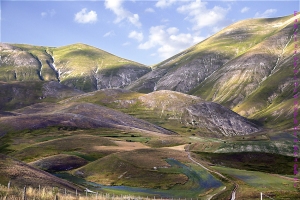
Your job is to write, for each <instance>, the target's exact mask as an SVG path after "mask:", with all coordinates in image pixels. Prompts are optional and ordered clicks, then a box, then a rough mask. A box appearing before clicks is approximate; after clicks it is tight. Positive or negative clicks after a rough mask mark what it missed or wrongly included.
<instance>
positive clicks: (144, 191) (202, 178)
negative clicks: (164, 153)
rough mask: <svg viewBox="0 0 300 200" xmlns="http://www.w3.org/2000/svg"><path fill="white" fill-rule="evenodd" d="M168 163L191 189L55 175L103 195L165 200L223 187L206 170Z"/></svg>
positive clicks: (188, 196) (196, 194) (195, 195)
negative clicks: (110, 182) (135, 184)
mask: <svg viewBox="0 0 300 200" xmlns="http://www.w3.org/2000/svg"><path fill="white" fill-rule="evenodd" d="M166 162H168V164H170V165H171V167H174V168H176V169H178V171H179V172H180V173H183V174H185V175H186V176H187V177H188V178H189V180H188V182H187V183H186V184H185V185H188V187H189V188H185V187H186V186H185V185H183V186H182V185H175V186H174V187H173V188H172V189H170V190H162V189H152V188H139V187H130V186H107V185H102V184H98V183H94V182H89V181H86V180H85V179H83V178H79V177H76V176H73V175H71V174H69V173H67V172H60V173H55V174H53V175H55V176H57V177H59V178H63V179H66V180H68V181H71V182H74V183H76V184H78V185H82V186H84V187H86V188H88V189H90V190H92V191H98V192H102V193H114V192H115V193H118V194H129V193H131V194H133V195H135V196H136V195H140V196H151V197H154V196H155V197H163V198H171V197H174V198H192V197H194V198H195V197H198V195H199V194H200V193H204V192H206V191H207V190H209V189H211V188H218V187H221V186H223V184H222V182H221V181H219V180H217V179H216V178H215V177H213V176H212V175H211V174H209V173H208V172H207V171H206V170H201V171H195V170H194V169H192V168H190V167H188V166H186V165H184V164H183V163H181V162H179V161H177V160H175V159H166Z"/></svg>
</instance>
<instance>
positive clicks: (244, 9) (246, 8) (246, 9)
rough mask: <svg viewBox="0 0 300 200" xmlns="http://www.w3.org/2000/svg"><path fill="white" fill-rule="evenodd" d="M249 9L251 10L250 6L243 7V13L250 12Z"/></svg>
mask: <svg viewBox="0 0 300 200" xmlns="http://www.w3.org/2000/svg"><path fill="white" fill-rule="evenodd" d="M249 10H250V8H248V7H244V8H242V10H241V13H245V12H248V11H249Z"/></svg>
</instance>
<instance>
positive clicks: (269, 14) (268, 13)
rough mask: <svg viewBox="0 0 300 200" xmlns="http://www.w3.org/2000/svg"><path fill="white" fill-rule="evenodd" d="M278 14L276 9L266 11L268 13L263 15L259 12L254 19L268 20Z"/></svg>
mask: <svg viewBox="0 0 300 200" xmlns="http://www.w3.org/2000/svg"><path fill="white" fill-rule="evenodd" d="M276 12H277V10H276V9H268V10H266V11H265V12H263V13H259V12H257V13H255V16H254V17H256V18H267V17H270V16H272V15H273V14H275V13H276Z"/></svg>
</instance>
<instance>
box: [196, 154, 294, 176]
mask: <svg viewBox="0 0 300 200" xmlns="http://www.w3.org/2000/svg"><path fill="white" fill-rule="evenodd" d="M196 153H197V154H198V157H199V158H200V159H203V160H206V161H208V162H210V163H212V164H214V165H218V166H226V167H230V168H235V169H244V170H252V171H260V172H266V173H274V174H285V175H287V174H289V175H292V174H293V173H294V171H293V166H294V164H295V162H294V157H289V156H283V155H277V154H271V153H262V152H242V153H204V152H196Z"/></svg>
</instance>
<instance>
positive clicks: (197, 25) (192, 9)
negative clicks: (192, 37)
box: [177, 0, 230, 30]
mask: <svg viewBox="0 0 300 200" xmlns="http://www.w3.org/2000/svg"><path fill="white" fill-rule="evenodd" d="M206 4H207V2H201V0H196V1H194V2H191V3H189V4H186V5H183V6H180V7H179V8H177V11H178V12H179V13H183V14H187V15H188V16H187V17H186V19H187V20H189V21H191V22H192V23H193V30H199V29H201V28H203V27H214V26H216V25H217V24H221V23H223V21H224V20H225V17H226V15H227V13H228V11H229V10H230V7H229V8H222V7H219V6H214V7H213V8H212V9H208V8H206Z"/></svg>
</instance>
